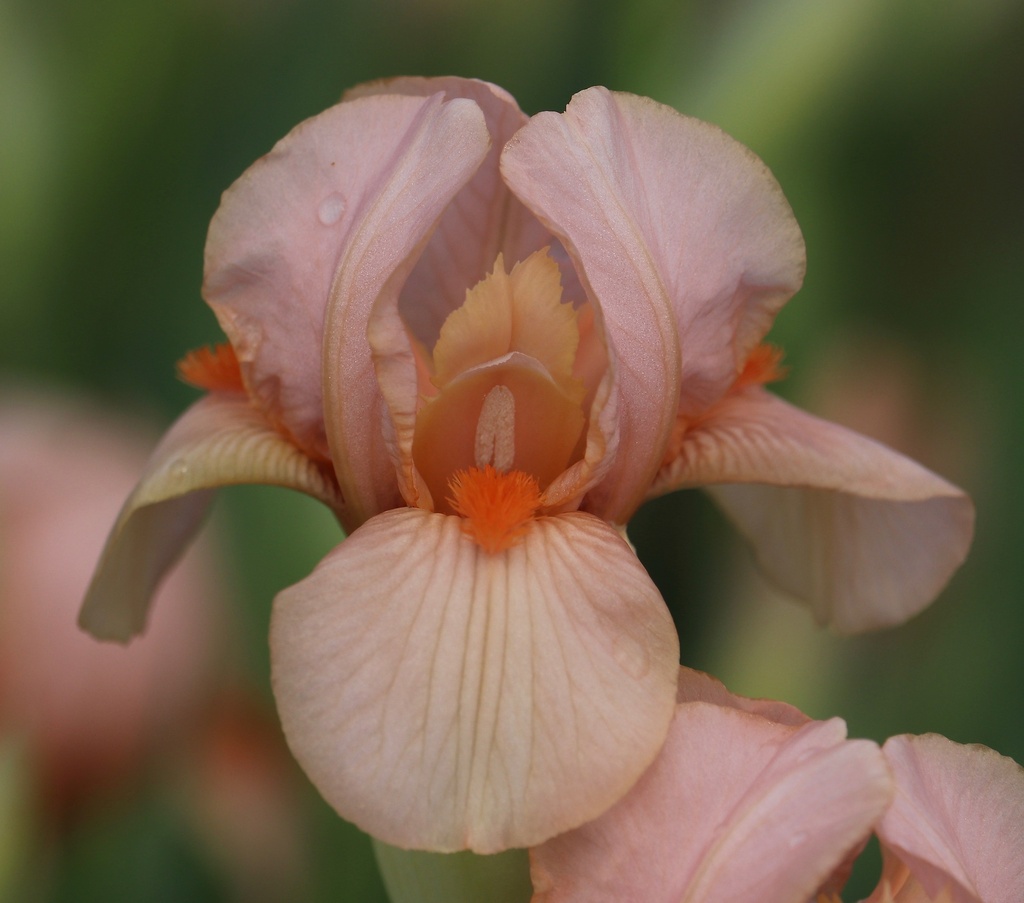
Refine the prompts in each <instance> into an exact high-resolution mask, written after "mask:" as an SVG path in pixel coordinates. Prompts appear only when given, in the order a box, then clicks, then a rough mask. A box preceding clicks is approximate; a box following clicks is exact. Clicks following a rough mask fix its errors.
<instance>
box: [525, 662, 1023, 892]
mask: <svg viewBox="0 0 1024 903" xmlns="http://www.w3.org/2000/svg"><path fill="white" fill-rule="evenodd" d="M845 735H846V726H845V725H844V724H843V722H842V721H841V720H840V719H838V718H834V719H831V720H830V721H811V720H810V719H809V718H807V717H806V716H805V715H803V714H802V713H801V712H799V711H798V710H796V709H794V708H793V707H792V706H788V705H786V704H785V703H780V702H771V701H768V700H752V699H745V698H743V697H739V696H734V695H732V694H730V693H729V692H728V691H727V690H725V688H724V687H723V686H722V685H721V684H719V683H718V682H717V681H715V680H713V679H712V678H709V677H707V676H706V675H703V674H700V673H698V672H695V671H690V670H689V669H686V668H683V669H681V672H680V680H679V704H678V707H677V712H676V717H675V720H674V721H673V724H672V729H671V731H670V733H669V738H668V740H667V741H666V743H665V745H664V747H663V748H662V752H661V754H660V755H659V757H658V758H657V759H656V760H655V763H654V764H653V765H652V766H651V768H650V769H649V770H648V771H647V772H646V773H645V774H644V776H643V777H642V778H641V779H640V780H639V781H638V782H637V783H636V785H635V786H634V787H633V789H632V790H631V791H630V792H629V793H628V794H627V795H626V796H625V797H624V798H623V799H622V800H620V801H619V802H618V803H617V804H616V805H615V806H613V807H612V808H611V809H609V810H608V811H607V812H606V813H605V814H604V815H602V816H601V817H600V818H598V819H596V820H595V821H593V822H590V823H589V824H586V825H584V826H583V827H581V828H579V829H577V830H575V831H570V832H568V833H566V834H563V835H561V836H559V837H556V838H554V839H553V840H550V841H548V842H547V843H545V844H542V845H541V846H539V847H537V848H535V849H534V850H532V851H531V853H530V857H531V872H532V878H533V882H534V888H535V894H534V897H533V900H534V903H584V901H585V903H606V901H607V903H634V901H635V903H713V901H714V903H717V901H722V903H726V901H733V900H758V901H761V903H809V901H810V903H815V901H816V903H839V900H840V897H839V891H841V890H842V887H843V885H844V884H845V882H846V879H847V877H848V876H849V873H850V869H851V867H852V865H853V860H854V859H855V858H856V856H857V855H858V854H859V853H860V851H861V850H862V849H863V847H864V844H865V843H866V841H867V839H868V837H869V835H870V833H871V831H872V829H874V831H875V832H876V833H877V835H878V837H879V840H880V841H881V846H882V853H883V858H884V862H885V865H884V868H883V872H882V877H881V880H880V882H879V884H878V887H877V888H876V890H875V891H874V893H872V894H871V896H870V897H869V898H868V901H866V903H1016V901H1019V900H1021V899H1024V832H1022V830H1021V826H1022V825H1024V769H1022V768H1021V767H1020V766H1019V765H1018V764H1017V763H1016V762H1014V761H1013V760H1012V759H1008V758H1006V757H1005V756H1001V755H999V754H998V753H996V752H994V751H993V750H991V749H988V748H987V747H983V746H962V745H960V744H958V743H954V742H952V741H951V740H947V739H946V738H945V737H941V736H939V735H937V734H926V735H923V736H911V735H901V736H898V737H891V738H890V739H889V740H887V741H886V743H885V745H884V746H883V747H882V748H881V749H879V747H878V746H877V745H876V744H875V743H873V742H871V741H868V740H846V739H845Z"/></svg>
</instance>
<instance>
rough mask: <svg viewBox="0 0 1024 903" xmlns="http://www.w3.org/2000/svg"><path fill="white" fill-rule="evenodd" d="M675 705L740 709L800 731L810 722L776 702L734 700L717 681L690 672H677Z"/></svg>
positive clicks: (805, 717)
mask: <svg viewBox="0 0 1024 903" xmlns="http://www.w3.org/2000/svg"><path fill="white" fill-rule="evenodd" d="M676 701H677V702H710V703H713V704H714V705H717V706H721V707H723V708H733V709H739V710H740V711H741V712H749V713H750V714H752V715H759V716H760V717H762V718H766V719H767V720H769V721H774V722H775V723H777V724H787V725H789V726H791V727H800V726H801V725H803V724H807V722H808V721H810V720H811V719H810V718H809V717H808V716H807V715H805V714H804V713H803V712H801V711H800V709H798V708H797V707H796V706H792V705H790V704H789V703H788V702H780V701H779V700H777V699H751V698H750V697H749V696H737V695H736V694H735V693H730V692H729V691H728V690H727V689H726V688H725V684H723V683H722V682H721V681H720V680H719V679H718V678H717V677H712V676H711V675H710V674H705V673H704V672H703V671H695V670H694V669H693V668H680V669H679V688H678V690H677V691H676Z"/></svg>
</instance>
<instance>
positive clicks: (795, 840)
mask: <svg viewBox="0 0 1024 903" xmlns="http://www.w3.org/2000/svg"><path fill="white" fill-rule="evenodd" d="M786 842H787V843H788V844H789V848H790V849H791V850H795V849H796V848H797V847H799V846H803V845H804V844H805V843H806V842H807V832H806V831H797V832H796V833H795V834H791V835H790V837H789V839H788V840H787V841H786Z"/></svg>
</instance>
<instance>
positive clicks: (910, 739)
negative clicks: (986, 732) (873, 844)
mask: <svg viewBox="0 0 1024 903" xmlns="http://www.w3.org/2000/svg"><path fill="white" fill-rule="evenodd" d="M883 752H884V753H885V757H886V759H887V760H888V761H889V765H890V767H891V768H892V771H893V774H894V776H895V779H896V799H895V800H894V801H893V804H892V806H891V808H890V809H889V811H888V812H886V814H885V817H884V818H883V819H882V821H881V823H880V824H879V826H878V829H877V830H878V836H879V839H880V840H881V842H882V845H883V847H884V848H886V849H887V850H888V851H889V852H890V853H891V854H893V855H895V856H896V857H898V858H899V859H900V860H901V861H902V862H903V863H904V864H905V865H906V866H907V867H908V868H909V870H910V873H911V875H912V876H913V879H914V880H916V881H917V882H919V883H920V884H921V886H922V887H924V889H925V890H926V891H927V892H928V894H929V895H930V896H931V897H932V898H935V897H937V896H938V894H939V891H940V890H941V889H942V888H944V887H946V888H948V891H949V893H950V895H951V898H952V900H953V901H955V903H1020V901H1021V900H1024V769H1022V768H1021V766H1020V765H1018V764H1017V763H1016V762H1014V761H1013V760H1012V759H1009V758H1007V757H1005V756H1001V755H999V753H997V752H995V751H994V750H991V749H988V748H987V747H984V746H976V745H974V746H962V745H961V744H959V743H954V742H953V741H952V740H947V739H946V738H945V737H942V736H939V735H938V734H925V735H923V736H920V737H914V736H910V735H902V736H899V737H891V738H890V739H889V740H888V741H886V744H885V746H884V747H883ZM896 899H898V900H902V897H900V896H897V898H896Z"/></svg>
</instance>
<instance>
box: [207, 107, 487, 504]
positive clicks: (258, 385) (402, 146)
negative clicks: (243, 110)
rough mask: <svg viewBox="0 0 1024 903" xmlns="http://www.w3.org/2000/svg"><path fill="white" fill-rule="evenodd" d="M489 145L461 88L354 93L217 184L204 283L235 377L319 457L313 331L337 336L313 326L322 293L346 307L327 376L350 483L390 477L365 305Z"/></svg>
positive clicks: (322, 443) (319, 399) (319, 353)
mask: <svg viewBox="0 0 1024 903" xmlns="http://www.w3.org/2000/svg"><path fill="white" fill-rule="evenodd" d="M487 146H488V138H487V133H486V130H485V128H484V124H483V119H482V116H481V114H480V110H479V109H478V108H477V107H476V106H475V104H473V103H472V102H470V101H467V100H458V101H454V102H452V103H445V102H443V99H442V98H441V97H440V96H438V95H435V96H433V97H399V96H387V97H367V98H361V99H355V100H352V101H350V102H347V103H342V104H339V105H337V106H334V107H332V108H330V109H329V110H326V111H325V112H323V113H321V114H320V115H318V116H316V117H314V118H312V119H309V120H307V121H306V122H304V123H302V124H301V125H299V126H297V127H296V128H295V129H293V130H292V131H291V132H290V133H289V134H288V135H287V136H286V137H285V138H283V139H282V140H281V141H279V142H278V143H277V145H276V146H275V147H274V149H273V150H272V151H271V152H270V153H269V154H268V155H267V156H265V157H263V158H262V159H261V160H259V161H257V162H256V163H255V164H254V165H253V166H252V167H250V168H249V169H248V170H247V171H246V172H245V173H244V174H243V175H242V176H241V178H240V179H238V181H237V182H235V184H234V185H232V186H231V188H229V189H228V190H227V191H226V192H225V194H224V197H223V199H222V202H221V206H220V208H219V209H218V211H217V213H216V215H215V216H214V218H213V221H212V222H211V224H210V232H209V235H208V237H207V244H206V260H205V273H204V283H203V293H204V297H205V298H206V300H207V302H208V303H209V304H210V305H211V307H213V309H214V311H215V312H216V314H217V317H218V319H219V321H220V323H221V325H222V327H223V328H224V331H225V332H226V333H227V334H228V336H229V338H230V339H231V343H232V345H233V346H234V348H235V351H236V353H237V355H238V358H239V362H240V364H241V366H242V370H243V374H244V376H245V379H246V384H247V387H248V389H249V391H250V392H251V393H252V394H253V396H254V397H255V398H256V399H257V401H258V403H259V404H260V406H261V407H262V408H263V409H264V411H265V412H267V414H268V416H269V417H271V419H272V420H274V421H275V422H276V423H279V424H280V425H281V426H283V427H284V429H285V430H286V431H287V432H288V433H289V434H290V435H292V436H294V437H295V439H296V441H297V442H298V443H299V444H300V445H301V447H302V448H303V449H305V450H306V451H307V453H309V454H313V455H316V456H319V457H322V458H327V457H328V456H329V453H331V452H333V451H336V450H334V449H330V448H329V444H330V443H329V440H328V437H327V427H325V414H324V392H323V381H324V379H325V373H324V365H325V361H324V352H323V349H324V343H325V340H327V341H329V342H333V341H335V339H336V338H337V337H336V336H333V335H332V336H329V337H327V336H325V331H327V330H328V325H329V321H330V319H331V318H330V317H329V316H328V307H329V306H332V307H334V308H338V307H343V308H348V309H349V310H348V311H347V316H345V317H340V316H338V314H337V312H336V313H335V316H334V318H333V319H334V322H335V324H337V322H338V321H339V320H340V319H344V320H345V324H346V329H348V330H349V335H348V337H347V340H346V342H345V347H344V349H343V351H344V354H343V356H342V357H340V359H335V360H333V362H329V363H333V365H334V369H332V370H331V371H330V372H329V373H327V374H326V378H328V379H330V380H331V383H332V385H337V386H338V392H344V393H345V394H346V395H347V398H348V410H349V411H350V412H351V415H350V416H349V417H347V418H346V421H345V427H346V428H348V429H353V430H355V431H356V432H357V433H358V434H359V436H360V438H361V439H362V440H363V441H362V442H361V443H360V448H359V450H358V452H356V453H357V454H358V455H359V456H360V464H359V465H358V467H357V469H358V470H359V471H360V477H361V478H360V479H358V480H356V482H359V483H360V484H362V483H365V482H366V481H368V480H370V481H372V480H373V479H377V480H378V482H385V483H386V482H388V474H387V468H388V467H389V462H388V460H387V456H386V455H384V454H376V455H374V454H373V453H372V450H371V447H372V445H373V443H372V441H371V438H370V437H371V436H372V434H373V433H374V432H375V431H377V423H378V418H379V410H378V396H377V394H376V389H375V383H374V378H373V370H372V367H371V364H370V352H369V348H368V347H366V341H365V333H366V318H367V314H368V309H369V305H370V303H371V302H372V301H373V298H374V297H375V296H376V294H377V292H378V291H379V288H380V284H381V283H382V282H383V281H384V280H385V279H386V278H388V277H389V276H390V275H391V274H392V273H393V272H394V270H395V269H396V268H397V267H398V266H399V264H400V263H402V261H403V260H404V259H405V258H406V257H407V256H409V255H410V254H411V253H412V251H413V249H414V248H416V247H417V246H418V245H420V244H422V243H423V242H425V241H426V239H427V235H428V233H429V231H430V228H431V226H432V225H433V224H434V222H435V221H436V219H437V217H438V216H439V215H440V213H441V211H442V210H443V208H444V206H445V204H446V203H447V202H448V200H449V199H450V198H451V197H452V196H453V195H454V194H455V193H456V192H457V191H458V189H459V188H460V187H461V186H462V185H463V184H464V182H465V181H466V180H467V179H468V178H469V177H470V176H471V175H472V173H473V171H474V170H475V168H476V166H477V165H478V163H479V162H480V160H481V158H482V157H483V155H484V154H485V153H486V150H487ZM346 265H347V269H346V273H347V278H344V279H340V284H339V270H340V269H342V268H344V267H345V266H346ZM409 266H410V267H411V263H410V264H409ZM353 276H355V277H358V278H352V277H353ZM329 347H333V346H329ZM330 414H331V412H330V411H329V412H328V417H327V420H328V422H329V421H330ZM353 424H354V425H353ZM364 471H365V472H364ZM346 479H351V477H350V476H347V477H346ZM345 481H346V480H343V482H345ZM391 483H393V478H392V479H391ZM361 488H362V487H361ZM381 491H382V490H381ZM391 491H392V494H395V493H394V490H393V488H392V490H391Z"/></svg>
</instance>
